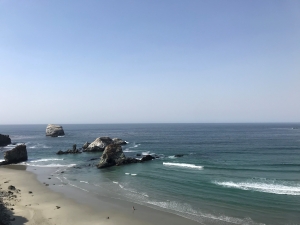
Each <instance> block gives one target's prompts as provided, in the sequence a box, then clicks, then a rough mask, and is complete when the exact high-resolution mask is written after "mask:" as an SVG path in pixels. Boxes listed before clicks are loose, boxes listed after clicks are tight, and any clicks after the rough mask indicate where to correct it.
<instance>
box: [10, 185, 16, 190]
mask: <svg viewBox="0 0 300 225" xmlns="http://www.w3.org/2000/svg"><path fill="white" fill-rule="evenodd" d="M8 189H9V190H12V191H15V190H16V187H15V186H13V185H9V186H8Z"/></svg>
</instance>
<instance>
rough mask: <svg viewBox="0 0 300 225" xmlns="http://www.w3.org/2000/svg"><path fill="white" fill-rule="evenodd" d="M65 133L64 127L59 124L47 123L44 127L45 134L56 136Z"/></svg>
mask: <svg viewBox="0 0 300 225" xmlns="http://www.w3.org/2000/svg"><path fill="white" fill-rule="evenodd" d="M63 135H65V132H64V129H63V128H62V126H60V125H55V124H48V126H47V128H46V136H51V137H58V136H63Z"/></svg>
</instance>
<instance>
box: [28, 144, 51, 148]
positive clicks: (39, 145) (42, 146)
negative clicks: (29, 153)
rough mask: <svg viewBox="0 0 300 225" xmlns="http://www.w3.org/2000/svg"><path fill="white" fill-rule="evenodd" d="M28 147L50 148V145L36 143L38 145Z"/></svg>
mask: <svg viewBox="0 0 300 225" xmlns="http://www.w3.org/2000/svg"><path fill="white" fill-rule="evenodd" d="M28 148H50V147H49V146H47V145H43V144H36V145H33V146H30V147H28Z"/></svg>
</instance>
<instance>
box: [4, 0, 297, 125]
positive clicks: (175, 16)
mask: <svg viewBox="0 0 300 225" xmlns="http://www.w3.org/2000/svg"><path fill="white" fill-rule="evenodd" d="M299 100H300V1H299V0H285V1H283V0H280V1H277V0H270V1H268V0H263V1H261V0H251V1H250V0H249V1H239V0H234V1H233V0H226V1H223V0H219V1H213V0H207V1H204V0H194V1H193V0H187V1H183V0H163V1H161V0H159V1H158V0H149V1H148V0H142V1H141V0H135V1H134V0H122V1H120V0H118V1H115V0H106V1H101V0H94V1H93V0H88V1H83V0H82V1H75V0H69V1H63V0H51V1H40V0H28V1H16V0H0V102H1V103H0V124H28V123H29V124H31V123H33V124H35V123H45V124H46V123H58V124H60V123H61V124H63V123H141V122H145V123H148V122H150V123H152V122H158V123H160V122H165V123H168V122H300V102H299Z"/></svg>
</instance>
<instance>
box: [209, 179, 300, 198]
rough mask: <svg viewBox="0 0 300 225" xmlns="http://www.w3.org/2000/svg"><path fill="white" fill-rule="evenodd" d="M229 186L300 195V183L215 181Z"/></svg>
mask: <svg viewBox="0 0 300 225" xmlns="http://www.w3.org/2000/svg"><path fill="white" fill-rule="evenodd" d="M213 183H215V184H217V185H221V186H223V187H227V188H237V189H242V190H248V191H258V192H264V193H272V194H278V195H300V185H297V186H288V185H284V184H272V183H262V182H232V181H227V182H216V181H215V182H213Z"/></svg>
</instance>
